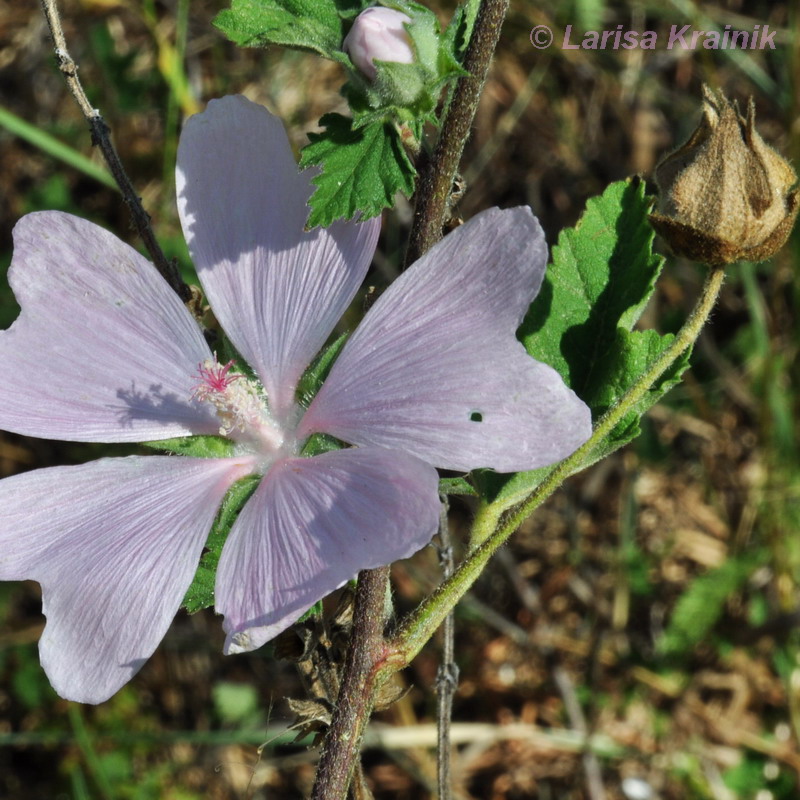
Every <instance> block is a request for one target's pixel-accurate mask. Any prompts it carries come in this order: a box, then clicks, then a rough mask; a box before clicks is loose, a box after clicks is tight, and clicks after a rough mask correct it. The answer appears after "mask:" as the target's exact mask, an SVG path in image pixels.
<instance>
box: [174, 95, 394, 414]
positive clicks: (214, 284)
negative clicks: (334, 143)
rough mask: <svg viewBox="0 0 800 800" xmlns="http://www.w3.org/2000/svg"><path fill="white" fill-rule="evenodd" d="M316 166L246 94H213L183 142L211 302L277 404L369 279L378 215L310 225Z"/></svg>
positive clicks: (183, 178) (184, 189)
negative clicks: (305, 166) (306, 167)
mask: <svg viewBox="0 0 800 800" xmlns="http://www.w3.org/2000/svg"><path fill="white" fill-rule="evenodd" d="M312 176H313V173H310V172H304V173H302V174H301V173H299V172H298V169H297V163H296V161H295V159H294V156H293V155H292V150H291V148H290V146H289V140H288V139H287V137H286V132H285V131H284V129H283V124H282V123H281V121H280V120H279V119H278V118H277V117H275V116H273V115H272V114H270V113H269V112H268V111H267V110H266V109H265V108H263V107H262V106H259V105H257V104H255V103H251V102H250V101H249V100H247V99H246V98H244V97H238V96H237V97H225V98H222V99H221V100H212V101H211V102H210V103H209V104H208V108H207V109H206V111H205V112H203V113H202V114H197V115H195V116H194V117H192V118H191V119H189V120H188V122H187V123H186V127H185V128H184V130H183V134H182V135H181V141H180V146H179V148H178V167H177V176H176V182H177V190H178V210H179V212H180V216H181V223H182V225H183V232H184V234H185V236H186V241H187V242H188V243H189V249H190V251H191V253H192V258H193V259H194V262H195V266H196V267H197V271H198V274H199V276H200V280H201V281H202V283H203V288H204V289H205V292H206V294H207V295H208V298H209V300H210V301H211V305H212V307H213V309H214V313H215V315H216V317H217V319H218V320H219V322H220V324H221V325H222V327H223V328H224V330H225V332H226V333H227V334H228V336H229V337H230V339H231V341H232V342H233V343H234V345H235V346H236V348H237V349H238V350H239V352H240V353H241V354H242V356H243V357H244V358H245V359H246V360H247V362H248V363H249V364H250V366H251V367H253V369H254V370H255V371H256V372H257V373H258V375H259V377H260V378H261V381H262V383H263V384H264V388H265V389H266V391H267V395H268V397H269V400H270V405H271V407H272V411H273V413H274V414H275V416H276V417H277V418H278V419H279V420H282V419H283V418H284V416H285V414H286V413H287V412H288V411H289V410H290V409H291V408H292V407H293V404H294V392H295V388H296V386H297V382H298V380H299V378H300V376H301V375H302V373H303V370H304V369H305V368H306V367H307V366H308V364H309V363H310V361H311V359H312V358H313V357H314V355H315V354H316V353H317V351H318V350H319V349H320V348H321V347H322V345H323V344H324V343H325V340H326V339H327V337H328V335H329V334H330V332H331V331H332V330H333V327H334V325H335V324H336V322H337V321H338V320H339V317H340V316H341V315H342V313H343V312H344V310H345V309H346V308H347V306H348V304H349V303H350V301H351V300H352V299H353V297H354V296H355V293H356V291H357V290H358V288H359V286H360V285H361V282H362V281H363V280H364V277H365V275H366V272H367V269H368V267H369V263H370V261H371V259H372V255H373V252H374V250H375V243H376V241H377V237H378V232H379V230H380V220H379V219H371V220H369V221H367V222H363V223H354V222H337V223H334V224H333V225H331V226H330V227H329V228H327V229H320V228H315V229H314V230H312V231H309V232H304V230H303V227H304V225H305V222H306V218H307V217H308V205H307V201H308V198H309V196H310V194H311V189H312V188H313V187H312V186H311V183H310V179H311V177H312Z"/></svg>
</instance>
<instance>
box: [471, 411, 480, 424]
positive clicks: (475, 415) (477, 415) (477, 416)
mask: <svg viewBox="0 0 800 800" xmlns="http://www.w3.org/2000/svg"><path fill="white" fill-rule="evenodd" d="M469 419H470V422H483V414H481V412H480V411H473V412H472V413H471V414H470V415H469Z"/></svg>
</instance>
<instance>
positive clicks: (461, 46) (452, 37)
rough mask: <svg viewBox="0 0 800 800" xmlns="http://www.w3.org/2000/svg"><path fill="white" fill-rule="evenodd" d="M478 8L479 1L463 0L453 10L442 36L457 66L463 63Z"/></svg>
mask: <svg viewBox="0 0 800 800" xmlns="http://www.w3.org/2000/svg"><path fill="white" fill-rule="evenodd" d="M479 8H480V0H465V2H463V3H461V4H460V5H459V6H458V8H457V9H456V10H455V13H454V14H453V18H452V19H451V20H450V24H449V25H448V26H447V28H445V30H444V33H443V34H442V37H443V38H444V39H445V42H446V45H447V47H448V48H449V49H450V52H452V53H453V54H454V55H455V58H456V60H457V61H458V63H459V64H461V63H463V60H464V54H465V52H466V50H467V46H468V45H469V40H470V39H471V38H472V29H473V28H474V27H475V20H476V19H477V18H478V9H479Z"/></svg>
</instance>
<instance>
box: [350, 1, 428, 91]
mask: <svg viewBox="0 0 800 800" xmlns="http://www.w3.org/2000/svg"><path fill="white" fill-rule="evenodd" d="M406 22H411V18H410V17H409V16H408V15H407V14H403V12H402V11H395V10H394V9H391V8H382V7H380V6H373V7H372V8H368V9H366V10H365V11H362V12H361V13H360V14H359V15H358V16H357V17H356V21H355V22H354V23H353V27H352V28H351V29H350V33H348V34H347V36H345V38H344V44H343V45H342V47H343V49H344V50H345V52H346V53H348V54H349V56H350V58H351V59H352V60H353V63H354V64H355V65H356V66H357V67H358V68H359V69H360V70H361V72H363V73H364V75H366V76H367V77H368V78H369V79H370V80H375V76H376V74H377V73H376V70H375V66H374V64H373V62H374V61H394V62H395V63H398V64H411V63H412V62H413V61H414V51H413V50H412V49H411V39H410V38H409V36H408V31H406V29H405V27H404V26H403V23H406Z"/></svg>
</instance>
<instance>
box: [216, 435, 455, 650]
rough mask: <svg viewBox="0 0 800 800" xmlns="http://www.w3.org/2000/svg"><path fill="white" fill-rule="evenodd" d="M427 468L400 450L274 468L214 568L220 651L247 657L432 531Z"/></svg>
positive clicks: (346, 453) (431, 481)
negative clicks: (348, 583)
mask: <svg viewBox="0 0 800 800" xmlns="http://www.w3.org/2000/svg"><path fill="white" fill-rule="evenodd" d="M438 515H439V498H438V477H437V474H436V471H435V470H434V469H432V468H431V467H429V466H428V465H427V464H424V463H423V462H421V461H419V460H417V459H416V458H413V457H412V456H408V455H405V454H404V453H397V452H391V451H388V450H379V449H376V448H365V449H351V450H338V451H335V452H330V453H325V454H323V455H320V456H315V457H314V458H292V459H286V460H284V461H280V462H278V463H277V464H275V465H274V466H273V467H272V469H271V470H270V471H269V472H268V473H267V474H266V476H265V477H264V480H263V481H262V482H261V485H260V486H259V487H258V489H257V490H256V493H255V494H254V495H253V497H251V498H250V500H249V501H248V503H247V505H246V506H245V507H244V509H243V510H242V512H241V514H240V515H239V518H238V519H237V521H236V523H235V524H234V527H233V529H232V530H231V533H230V536H229V537H228V541H227V542H226V543H225V547H224V549H223V551H222V556H221V558H220V562H219V569H218V571H217V585H216V598H217V611H219V612H220V613H222V614H224V615H225V623H224V628H225V631H226V632H227V634H228V637H227V640H226V642H225V652H226V653H238V652H242V651H245V650H253V649H255V648H256V647H260V646H261V645H262V644H264V642H266V641H268V640H269V639H271V638H272V637H273V636H275V635H276V634H278V633H280V631H282V630H284V629H285V628H286V627H288V626H289V625H291V624H292V623H293V622H295V621H296V620H297V619H298V618H299V617H300V616H302V615H303V614H304V613H305V612H306V611H307V610H308V609H309V608H310V607H311V606H312V605H314V603H315V602H316V601H317V600H319V599H321V598H322V597H324V596H325V595H327V594H329V593H330V592H331V591H333V590H334V589H336V588H337V587H338V586H341V585H342V584H343V583H344V582H345V581H347V580H349V579H350V578H353V577H355V575H356V574H357V573H358V571H359V570H362V569H369V568H373V567H378V566H381V565H383V564H389V563H391V562H392V561H395V560H397V559H399V558H405V557H407V556H410V555H411V554H412V553H414V552H416V551H417V550H419V549H420V548H421V547H423V546H424V545H425V544H427V543H428V542H429V541H430V539H431V536H432V535H433V534H434V532H435V531H436V528H437V524H438Z"/></svg>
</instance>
